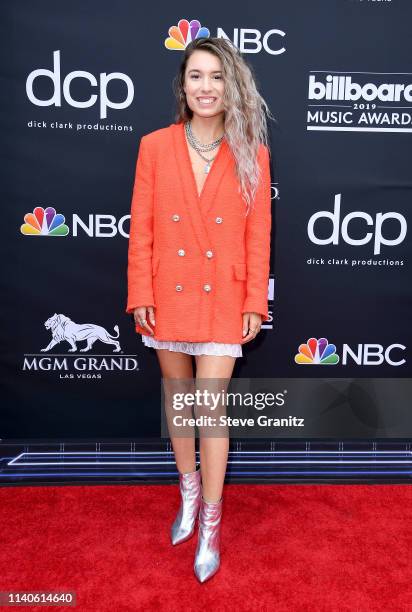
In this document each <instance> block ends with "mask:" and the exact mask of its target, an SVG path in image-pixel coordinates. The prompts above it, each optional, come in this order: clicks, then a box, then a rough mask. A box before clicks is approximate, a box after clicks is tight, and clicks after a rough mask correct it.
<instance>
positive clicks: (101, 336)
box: [40, 313, 121, 353]
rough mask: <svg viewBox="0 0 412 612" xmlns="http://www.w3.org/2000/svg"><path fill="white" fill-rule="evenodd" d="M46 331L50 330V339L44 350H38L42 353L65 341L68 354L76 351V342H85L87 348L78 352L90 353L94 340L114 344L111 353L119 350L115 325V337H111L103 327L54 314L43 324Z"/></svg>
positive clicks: (116, 326)
mask: <svg viewBox="0 0 412 612" xmlns="http://www.w3.org/2000/svg"><path fill="white" fill-rule="evenodd" d="M44 326H45V328H46V329H51V332H52V339H51V341H50V342H49V344H48V345H47V346H46V348H42V349H40V350H41V351H42V352H44V351H50V349H52V348H53V347H54V346H56V344H59V342H62V341H63V340H66V341H67V342H68V343H69V344H70V346H71V348H69V352H70V353H72V352H73V351H77V345H76V342H81V341H82V340H86V342H87V346H85V347H84V348H81V349H80V351H81V352H84V351H90V349H91V348H92V346H93V344H94V343H95V342H96V340H100V341H101V342H105V343H106V344H114V346H115V347H116V348H115V349H114V350H113V353H118V352H119V351H120V350H121V349H120V343H119V342H118V341H117V340H116V339H115V338H118V337H119V326H118V325H115V326H114V330H115V332H117V336H111V335H110V334H109V332H107V331H106V330H105V329H104V327H101V326H100V325H94V324H93V323H74V322H73V321H72V320H71V319H69V317H66V316H65V315H63V314H56V313H54V315H53V316H52V317H50V319H47V321H46V322H45V324H44Z"/></svg>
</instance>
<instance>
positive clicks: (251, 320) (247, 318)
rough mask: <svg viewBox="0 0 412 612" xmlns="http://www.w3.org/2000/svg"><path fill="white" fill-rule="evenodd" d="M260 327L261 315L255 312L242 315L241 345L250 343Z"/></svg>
mask: <svg viewBox="0 0 412 612" xmlns="http://www.w3.org/2000/svg"><path fill="white" fill-rule="evenodd" d="M261 326H262V315H260V314H259V313H257V312H244V313H243V336H244V337H243V340H242V342H241V344H246V342H250V341H251V340H253V338H255V337H256V336H257V334H258V333H259V332H260V328H261Z"/></svg>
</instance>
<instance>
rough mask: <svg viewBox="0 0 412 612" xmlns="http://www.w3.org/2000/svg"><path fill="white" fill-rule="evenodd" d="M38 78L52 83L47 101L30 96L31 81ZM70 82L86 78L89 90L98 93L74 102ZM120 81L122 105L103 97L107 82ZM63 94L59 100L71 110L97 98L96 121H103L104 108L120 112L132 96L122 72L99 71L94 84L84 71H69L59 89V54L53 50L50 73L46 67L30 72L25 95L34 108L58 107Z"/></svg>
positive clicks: (132, 92)
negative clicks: (121, 82)
mask: <svg viewBox="0 0 412 612" xmlns="http://www.w3.org/2000/svg"><path fill="white" fill-rule="evenodd" d="M39 76H45V77H47V78H49V79H51V80H52V82H53V86H54V93H53V95H52V96H51V98H49V99H48V100H40V99H39V98H37V97H36V96H35V95H34V91H33V83H34V80H35V79H36V78H37V77H39ZM74 79H86V80H87V81H88V82H89V83H90V86H91V87H97V88H98V94H92V95H91V96H90V98H89V99H88V100H84V101H79V100H75V99H74V98H73V96H72V94H71V92H70V86H71V83H72V81H73V80H74ZM114 80H118V81H123V82H124V83H126V97H125V99H124V101H123V102H112V101H111V100H109V98H108V95H107V86H108V83H109V82H110V81H114ZM62 91H63V97H64V99H65V100H66V102H67V104H69V105H70V106H74V107H75V108H89V107H90V106H93V105H94V104H96V101H97V99H99V102H100V119H106V118H107V109H108V108H114V109H123V108H127V107H128V106H130V104H131V103H132V101H133V96H134V86H133V82H132V80H131V78H130V77H129V76H127V74H124V73H123V72H111V73H110V74H107V73H106V72H101V73H100V75H99V81H97V79H96V77H95V76H94V74H91V72H87V71H86V70H73V72H69V74H68V75H67V76H66V77H65V78H64V81H63V87H62V86H61V69H60V51H53V70H48V69H47V68H37V70H33V71H32V72H30V74H29V76H28V77H27V81H26V93H27V97H28V98H29V100H30V102H32V104H35V105H36V106H53V105H54V106H61V105H62V99H61V93H62Z"/></svg>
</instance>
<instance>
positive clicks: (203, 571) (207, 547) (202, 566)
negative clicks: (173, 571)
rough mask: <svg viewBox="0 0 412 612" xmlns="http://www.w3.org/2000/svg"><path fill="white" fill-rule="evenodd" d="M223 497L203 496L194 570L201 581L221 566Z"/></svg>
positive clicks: (212, 574)
mask: <svg viewBox="0 0 412 612" xmlns="http://www.w3.org/2000/svg"><path fill="white" fill-rule="evenodd" d="M222 502H223V497H221V498H220V500H219V501H218V502H211V503H209V502H207V501H205V500H204V499H203V496H202V498H201V502H200V512H199V539H198V542H197V548H196V553H195V562H194V566H193V569H194V572H195V574H196V577H197V578H198V580H199V581H200V582H205V580H208V579H209V578H211V577H212V576H214V574H216V572H217V570H218V569H219V566H220V524H221V518H222Z"/></svg>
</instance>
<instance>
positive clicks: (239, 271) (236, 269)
mask: <svg viewBox="0 0 412 612" xmlns="http://www.w3.org/2000/svg"><path fill="white" fill-rule="evenodd" d="M232 267H233V274H234V277H235V278H236V279H237V280H246V263H245V262H242V263H235V264H232Z"/></svg>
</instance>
